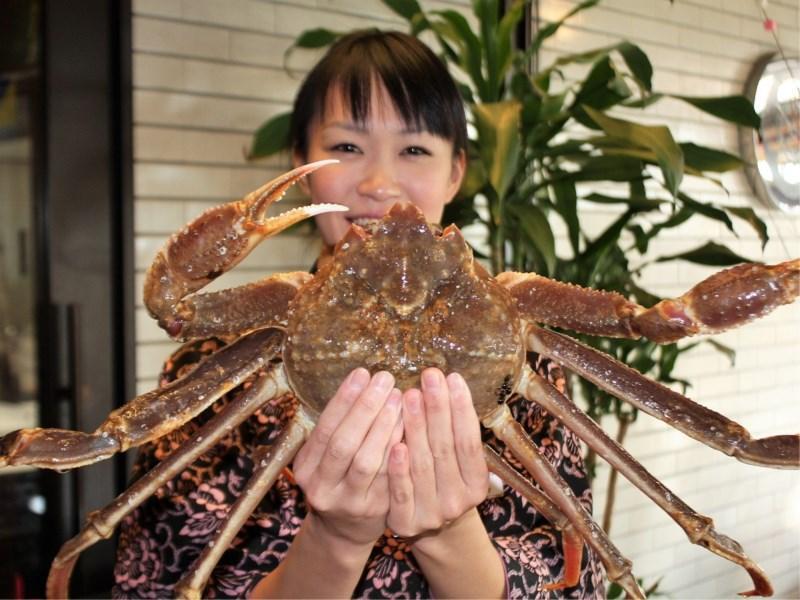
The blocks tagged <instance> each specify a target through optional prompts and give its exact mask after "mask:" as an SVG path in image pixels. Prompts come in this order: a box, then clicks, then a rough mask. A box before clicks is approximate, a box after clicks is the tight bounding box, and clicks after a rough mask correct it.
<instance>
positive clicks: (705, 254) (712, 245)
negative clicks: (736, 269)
mask: <svg viewBox="0 0 800 600" xmlns="http://www.w3.org/2000/svg"><path fill="white" fill-rule="evenodd" d="M668 260H685V261H688V262H692V263H696V264H698V265H709V266H712V267H728V266H731V265H737V264H739V263H743V262H752V261H751V260H749V259H747V258H745V257H743V256H740V255H739V254H736V253H735V252H734V251H733V250H731V249H730V248H728V247H727V246H724V245H722V244H717V243H716V242H706V243H705V244H704V245H703V246H699V247H698V248H695V249H693V250H689V251H687V252H681V253H680V254H671V255H669V256H660V257H658V258H657V259H656V262H666V261H668Z"/></svg>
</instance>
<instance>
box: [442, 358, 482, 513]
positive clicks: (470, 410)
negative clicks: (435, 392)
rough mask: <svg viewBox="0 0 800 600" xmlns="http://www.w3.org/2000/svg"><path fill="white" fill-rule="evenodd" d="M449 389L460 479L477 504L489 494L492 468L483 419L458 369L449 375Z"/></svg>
mask: <svg viewBox="0 0 800 600" xmlns="http://www.w3.org/2000/svg"><path fill="white" fill-rule="evenodd" d="M447 386H448V390H449V392H450V407H451V411H450V413H451V419H452V426H453V438H454V446H455V453H456V458H457V462H458V467H459V470H460V473H461V479H462V480H463V481H464V484H465V485H466V487H467V489H469V490H470V491H471V494H472V495H473V498H472V501H473V502H475V503H476V504H477V503H479V502H482V501H483V500H484V499H485V497H486V491H487V490H488V486H489V482H488V479H489V470H488V469H487V467H486V460H485V459H484V457H483V441H482V440H481V423H480V420H479V419H478V415H477V414H476V412H475V407H474V405H473V404H472V394H470V391H469V387H467V383H466V382H465V381H464V378H463V377H461V375H459V374H458V373H451V374H450V375H448V376H447Z"/></svg>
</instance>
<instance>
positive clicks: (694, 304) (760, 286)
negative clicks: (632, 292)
mask: <svg viewBox="0 0 800 600" xmlns="http://www.w3.org/2000/svg"><path fill="white" fill-rule="evenodd" d="M497 281H498V282H499V283H500V284H501V285H503V286H505V287H506V288H507V289H508V290H509V292H510V293H511V295H512V296H513V297H514V298H515V299H516V301H517V306H518V308H519V310H520V312H521V313H522V316H523V318H525V319H526V320H528V321H531V322H534V321H535V322H537V323H543V324H545V325H553V326H556V327H564V328H566V329H571V330H573V331H578V332H581V333H588V334H590V335H602V336H607V337H626V338H634V339H636V338H639V337H642V336H644V337H646V338H648V339H650V340H653V341H654V342H658V343H667V342H674V341H675V340H679V339H681V338H684V337H687V336H691V335H697V334H706V333H719V332H721V331H725V330H726V329H730V328H731V327H737V326H739V325H743V324H745V323H748V322H750V321H753V320H755V319H757V318H760V317H763V316H764V315H766V314H767V313H769V312H771V311H772V310H774V309H775V308H777V307H778V306H780V305H781V304H788V303H790V302H793V301H794V300H795V299H796V298H797V296H798V295H800V259H795V260H790V261H786V262H783V263H779V264H777V265H771V266H770V265H762V264H743V265H737V266H735V267H732V268H730V269H726V270H724V271H720V272H719V273H715V274H714V275H712V276H711V277H709V278H707V279H705V280H704V281H701V282H700V283H698V284H697V285H696V286H694V287H693V288H692V289H691V290H689V291H688V292H686V293H685V294H684V295H683V296H681V297H679V298H674V299H672V298H670V299H665V300H662V301H661V302H659V303H658V304H656V305H655V306H653V307H651V308H644V307H643V306H640V305H638V304H636V303H634V302H630V301H628V300H626V299H625V298H624V297H623V296H621V295H620V294H617V293H614V292H603V291H597V290H590V289H586V288H582V287H579V286H576V285H572V284H569V283H562V282H559V281H553V280H552V279H547V278H546V277H542V276H540V275H535V274H530V273H511V272H509V273H501V274H500V275H498V276H497Z"/></svg>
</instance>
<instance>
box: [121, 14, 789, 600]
mask: <svg viewBox="0 0 800 600" xmlns="http://www.w3.org/2000/svg"><path fill="white" fill-rule="evenodd" d="M422 4H423V6H425V7H426V8H427V9H437V8H456V9H459V10H463V11H465V12H467V11H468V5H469V3H468V2H466V1H460V2H457V1H452V2H444V1H438V2H425V1H424V0H422ZM574 4H575V3H574V2H571V1H568V0H542V2H541V11H542V16H543V17H544V18H545V19H552V18H555V17H558V16H560V15H562V14H563V13H565V12H566V11H567V10H569V9H570V8H571V7H572V6H574ZM759 4H760V0H674V2H669V1H668V0H606V1H605V2H603V3H601V5H600V6H599V7H597V8H594V9H592V10H590V11H587V12H584V13H582V14H581V15H578V16H577V17H575V18H574V19H573V20H572V21H571V22H570V24H569V25H568V26H565V27H564V28H562V30H561V31H560V33H559V34H558V35H557V36H556V37H555V38H552V41H551V42H550V43H548V44H547V45H546V47H545V50H544V51H543V53H542V64H543V65H547V64H549V63H550V61H551V60H552V59H553V58H554V57H555V56H556V55H558V54H560V53H565V52H575V51H579V50H585V49H589V48H594V47H598V46H601V45H605V44H608V43H611V42H614V41H617V40H620V39H622V38H627V39H629V40H631V41H633V42H635V43H637V44H639V45H640V46H641V47H642V48H643V49H644V50H645V51H646V52H647V53H648V55H649V56H650V58H651V60H652V62H653V64H654V70H655V78H654V86H655V88H656V89H658V90H659V91H664V92H672V93H678V94H689V95H698V96H703V95H726V94H735V93H740V92H741V91H742V89H743V85H744V81H745V78H746V77H747V74H748V71H749V68H750V65H751V64H752V63H753V61H754V60H755V59H756V58H757V57H758V56H759V55H760V54H762V53H764V52H767V51H770V50H773V49H774V45H773V42H772V40H771V37H770V35H769V34H768V33H767V32H765V31H764V29H763V27H762V25H761V18H760V15H759V12H758V6H759ZM133 8H134V21H133V41H134V56H133V64H134V89H133V100H134V155H135V165H134V175H135V190H134V192H135V203H136V204H135V210H136V236H135V240H136V272H137V289H141V280H142V277H143V274H144V270H145V269H146V267H147V265H148V263H149V261H150V260H151V259H152V257H153V255H154V253H155V252H156V251H157V249H158V248H159V247H160V246H161V245H162V244H163V242H164V240H165V238H166V236H167V235H168V234H169V233H170V232H172V231H174V230H176V229H178V228H179V227H180V226H182V225H183V224H184V223H185V222H186V221H188V220H189V219H190V218H191V217H193V216H194V215H197V214H198V213H199V212H201V211H202V210H204V209H205V208H207V207H209V206H212V205H214V204H217V203H220V202H222V201H225V200H228V199H231V198H234V197H237V196H240V195H242V194H244V193H245V192H247V191H249V190H251V189H253V188H255V187H257V186H258V185H260V184H261V183H263V182H264V181H265V180H267V179H269V178H271V177H272V176H274V175H276V174H278V173H280V172H282V171H283V170H285V167H286V166H287V164H288V161H287V160H286V159H285V157H284V158H277V159H272V160H269V161H266V162H260V163H248V162H247V161H246V160H245V159H244V149H245V148H246V147H247V146H248V144H249V141H250V137H251V134H252V132H253V131H254V130H255V129H256V128H257V127H258V126H259V125H260V124H261V123H262V122H263V121H264V120H265V119H267V118H268V117H270V116H271V115H273V114H275V113H276V112H280V111H283V110H285V109H286V108H287V107H288V105H289V104H290V102H291V100H292V98H293V95H294V93H295V90H296V88H297V86H298V83H299V81H300V78H301V77H302V75H303V73H304V72H305V71H306V70H307V68H308V66H309V65H310V64H311V63H313V61H314V58H315V56H314V55H313V54H312V53H300V52H297V53H295V54H293V55H292V56H291V59H290V63H289V64H290V66H291V69H292V71H293V72H292V73H291V74H288V73H287V71H286V70H285V69H284V65H283V55H284V51H285V50H286V48H287V47H288V46H289V45H290V43H291V42H292V40H293V39H294V36H295V35H296V34H297V33H299V32H300V31H302V30H304V29H307V28H312V27H321V26H324V27H329V28H332V29H336V30H349V29H352V28H356V27H362V26H363V27H366V26H379V27H402V24H401V23H400V22H399V21H398V20H397V19H395V18H394V17H393V15H392V14H391V13H390V12H389V11H388V9H386V8H385V7H384V6H383V4H382V3H380V2H378V1H377V0H374V1H366V0H364V1H362V0H291V1H288V0H287V1H280V0H227V1H224V2H223V1H222V0H134V2H133ZM768 10H769V12H770V15H771V16H772V18H774V19H775V20H776V21H777V22H778V34H779V36H780V39H781V41H782V43H783V45H784V46H785V47H786V48H787V50H788V51H790V52H791V53H794V54H797V53H798V49H800V37H799V34H798V30H800V7H798V4H797V2H796V1H795V0H770V2H769V3H768ZM568 74H569V72H568ZM636 118H637V119H639V120H640V121H642V122H647V121H650V120H652V121H658V122H662V123H667V124H668V125H669V126H670V127H671V128H672V131H673V133H674V134H675V136H676V137H677V138H678V139H679V141H688V140H692V141H695V142H697V143H700V144H708V145H712V146H720V147H724V148H728V149H730V150H733V151H736V130H735V128H733V127H724V126H721V125H719V124H717V123H716V122H714V120H713V119H711V118H709V117H706V116H705V115H704V114H702V113H700V112H698V111H696V110H694V109H693V108H691V107H689V106H688V105H684V104H682V103H680V102H678V101H670V100H664V101H662V102H660V103H658V104H656V105H655V106H654V107H653V108H652V109H651V110H650V111H649V112H648V113H647V115H644V116H643V115H639V116H637V117H636ZM724 182H725V184H726V186H727V188H728V189H729V190H730V191H731V196H730V197H729V198H727V197H725V195H724V193H723V192H722V191H721V190H720V189H719V188H716V187H714V186H713V185H710V184H707V183H704V182H690V186H689V188H688V189H689V190H691V192H692V194H693V195H694V196H695V197H697V198H698V199H701V200H715V201H723V202H727V203H730V204H741V205H745V206H757V204H756V201H755V199H754V198H753V197H752V194H751V193H750V191H749V188H748V186H747V183H746V181H745V179H744V177H743V176H742V175H730V176H725V177H724ZM294 198H295V200H296V198H297V197H296V196H295V197H294ZM292 201H293V198H292V197H290V198H287V200H286V201H284V202H285V203H286V204H287V205H291V203H292ZM582 209H583V210H586V211H592V219H593V221H592V222H593V223H595V224H596V227H597V228H598V230H599V229H600V228H602V227H603V224H604V223H606V222H607V221H608V219H609V218H612V217H613V214H611V213H604V212H602V211H598V210H597V209H596V208H595V207H591V206H586V207H582ZM758 210H759V214H760V215H761V216H762V218H764V219H766V220H767V222H768V224H769V227H770V234H771V236H772V238H773V239H772V241H771V242H770V244H769V245H768V247H767V250H766V252H765V253H764V255H762V254H761V251H760V248H759V243H758V240H757V238H756V236H755V234H754V233H753V232H752V230H750V229H749V228H748V227H747V226H737V231H738V232H739V237H738V238H736V237H734V236H733V235H732V234H730V232H728V231H727V230H725V229H724V227H722V226H721V225H717V224H716V222H713V221H709V220H706V219H703V218H702V217H696V218H695V219H693V220H692V221H690V222H689V223H688V224H687V225H686V226H684V227H681V228H680V229H678V230H670V232H669V233H667V234H666V235H663V236H661V237H663V238H664V239H663V241H661V242H660V243H659V244H658V245H657V246H656V247H655V248H654V249H653V254H654V256H655V255H658V254H667V253H673V252H677V251H680V250H685V249H688V248H692V247H695V246H697V245H699V244H700V243H701V242H704V241H705V240H707V239H709V238H711V239H714V240H717V241H719V242H722V243H725V244H727V245H729V246H730V247H731V248H732V249H733V250H735V251H737V252H739V253H741V254H744V255H746V256H750V257H753V258H755V259H759V260H764V261H767V262H769V261H778V260H782V259H785V258H786V257H787V250H784V247H783V245H782V244H781V243H780V242H779V241H778V240H779V238H782V239H783V242H784V244H785V246H786V248H787V249H788V255H790V256H800V218H798V217H788V216H786V215H784V214H782V213H779V212H777V211H767V210H764V209H761V208H759V209H758ZM737 225H738V224H737ZM316 252H317V246H316V244H315V242H314V241H313V239H311V238H307V237H304V236H302V235H300V234H295V235H285V236H282V237H281V238H280V239H277V240H272V241H269V242H267V243H266V244H264V245H262V247H261V248H259V249H258V250H257V251H256V252H255V253H254V255H253V256H251V257H250V258H249V259H248V260H247V261H246V262H245V263H244V264H242V265H241V266H240V267H239V268H238V269H237V270H236V271H235V272H233V273H230V274H228V275H226V276H225V277H223V278H221V280H220V282H219V285H218V286H216V287H228V286H232V285H237V284H239V283H242V282H245V281H251V280H253V279H256V278H259V277H262V276H264V275H266V274H268V273H270V272H273V271H286V270H297V269H306V268H307V267H308V266H309V265H310V264H311V263H312V261H313V259H314V257H315V255H316ZM709 272H710V271H709V270H708V269H706V268H702V267H698V266H694V265H691V264H689V263H675V264H664V265H660V266H658V267H655V268H650V269H648V273H649V276H648V281H647V282H646V283H647V285H649V286H650V287H651V288H652V289H653V290H654V291H656V292H658V293H661V294H663V295H668V294H679V293H681V292H682V291H684V290H685V289H687V288H688V287H690V286H691V285H692V284H693V283H694V282H696V281H697V280H699V279H701V278H702V277H705V276H706V275H707V274H708V273H709ZM719 339H720V341H722V342H723V343H726V344H728V345H730V346H732V347H734V348H735V349H736V350H737V363H736V367H735V368H731V367H730V366H729V364H728V362H727V360H726V359H725V358H724V357H723V356H721V355H719V354H717V353H716V352H714V351H713V350H711V349H710V348H706V347H705V346H701V347H700V348H698V349H696V350H695V351H693V354H692V356H691V357H690V358H687V359H684V360H683V361H682V362H681V366H680V371H679V373H678V374H679V375H680V376H684V377H687V378H690V379H691V381H692V383H693V388H692V389H691V391H690V395H691V396H692V397H693V398H695V399H697V400H700V401H702V402H703V403H704V404H706V405H707V406H709V407H711V408H713V409H715V410H717V411H719V412H723V413H725V414H727V415H729V416H731V417H732V418H735V419H737V420H739V421H740V422H742V423H743V424H744V425H745V426H746V427H747V428H748V429H749V430H750V431H751V433H752V434H753V435H754V436H762V435H770V434H775V433H788V432H796V431H798V430H800V402H798V398H800V368H798V367H799V366H800V360H798V353H800V304H797V305H795V306H792V307H784V308H781V309H779V310H778V311H776V313H774V314H773V315H772V316H770V317H769V318H767V319H764V320H763V321H761V322H758V323H756V324H753V325H751V326H749V327H747V328H744V329H741V330H737V331H733V332H730V333H727V334H725V335H722V336H720V337H719ZM173 347H174V346H173V344H172V343H170V342H168V341H166V336H165V334H164V333H162V332H161V331H160V330H159V329H158V328H157V327H156V326H155V324H154V323H153V322H152V321H151V320H150V319H149V317H148V316H147V315H146V313H145V311H144V309H143V308H142V305H141V300H140V298H138V297H137V349H138V351H137V380H138V388H139V390H140V391H144V390H146V389H149V388H151V387H152V386H153V385H154V384H155V377H156V375H157V373H158V371H159V368H160V365H161V362H162V361H163V359H164V358H165V357H166V356H167V355H168V353H169V352H170V350H171V349H172V348H173ZM607 426H608V427H609V428H610V431H611V433H612V434H613V433H614V432H615V431H614V426H613V423H608V424H607ZM626 446H627V447H628V448H629V449H630V450H631V452H632V453H633V454H634V455H635V456H636V457H637V458H639V459H640V460H641V461H642V462H643V463H644V464H645V466H647V467H648V468H649V469H650V470H651V471H652V472H653V473H655V474H656V475H657V476H658V477H660V478H661V479H662V480H663V481H664V482H665V484H666V485H667V486H668V487H670V488H672V489H673V491H676V492H678V493H679V494H680V495H681V496H682V497H683V499H684V500H686V501H687V502H688V503H689V504H690V505H691V506H693V507H694V508H695V509H696V510H698V511H699V512H701V513H704V514H708V515H710V516H713V517H714V519H715V522H716V525H717V529H718V530H719V531H721V532H724V533H726V534H728V535H730V536H732V537H734V538H735V539H737V540H738V541H740V542H741V543H742V544H743V545H744V547H745V549H746V551H747V552H748V553H749V554H750V555H751V556H752V557H753V558H754V559H755V560H756V561H758V562H759V563H760V564H761V565H762V566H763V567H764V569H765V570H766V571H767V573H769V575H770V576H771V578H772V581H773V584H774V585H775V587H776V592H777V595H778V596H779V597H798V596H799V595H800V503H799V502H798V500H797V499H798V498H800V475H799V474H798V473H797V472H790V471H775V470H767V469H760V468H756V467H751V466H749V465H744V464H741V463H738V462H736V461H734V460H732V459H728V458H726V457H724V456H722V455H721V454H719V453H717V452H715V451H713V450H710V449H708V448H705V447H702V446H700V445H699V444H698V443H697V442H694V441H692V440H689V439H688V438H686V437H684V436H682V435H680V434H677V433H676V432H674V431H672V430H671V429H670V428H668V427H667V426H665V425H664V424H662V423H660V422H658V421H654V420H653V419H650V418H649V417H647V416H646V415H644V416H642V417H640V419H639V421H638V422H637V423H636V424H635V425H634V426H633V427H632V429H631V432H630V433H629V435H628V442H627V444H626ZM605 479H606V472H605V470H601V472H600V475H599V478H598V480H597V484H596V488H595V489H596V496H597V501H596V513H598V518H600V514H599V513H601V512H602V507H603V503H604V495H605V494H604V492H605V485H606V484H605ZM612 534H613V537H614V539H615V541H616V542H617V543H618V545H619V546H620V548H621V549H622V550H623V552H624V553H626V554H627V555H628V556H629V557H630V558H632V559H633V560H634V567H635V573H636V574H637V576H639V577H642V578H644V580H645V583H646V584H649V583H652V582H654V581H655V580H656V579H658V578H659V577H662V576H663V581H662V583H661V586H660V589H661V590H662V591H663V592H665V593H667V594H669V595H670V596H671V597H674V598H700V597H731V596H733V595H734V594H735V593H736V592H739V591H744V590H746V589H748V587H747V586H748V578H747V576H746V574H744V572H743V571H742V570H741V569H738V568H736V567H734V566H733V565H731V564H730V563H728V562H726V561H724V560H722V559H721V558H718V557H716V556H714V555H711V554H710V553H708V552H707V551H705V550H702V549H700V548H699V547H697V546H692V545H691V544H690V543H689V542H688V541H687V539H686V537H685V536H684V534H683V533H682V531H681V530H680V529H679V528H678V527H677V526H676V525H675V524H674V523H673V522H672V521H671V520H670V519H669V518H668V517H667V516H666V515H664V514H663V513H662V512H661V511H660V510H659V509H657V508H656V507H655V506H653V505H652V504H651V503H650V502H649V501H647V500H646V499H645V498H644V496H643V495H642V494H641V493H639V492H638V491H637V490H635V489H634V488H633V487H632V486H630V485H629V484H628V483H627V482H626V481H622V482H621V483H620V484H619V488H618V499H617V510H616V512H615V518H614V525H613V530H612Z"/></svg>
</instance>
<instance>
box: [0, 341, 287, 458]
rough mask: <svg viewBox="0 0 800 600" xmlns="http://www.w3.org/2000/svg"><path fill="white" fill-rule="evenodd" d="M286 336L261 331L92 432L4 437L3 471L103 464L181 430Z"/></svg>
mask: <svg viewBox="0 0 800 600" xmlns="http://www.w3.org/2000/svg"><path fill="white" fill-rule="evenodd" d="M282 341H283V332H281V331H279V330H276V329H261V330H258V331H254V332H253V333H250V334H248V335H247V336H245V337H243V338H241V339H239V340H237V341H236V342H235V343H233V344H231V345H230V346H225V347H224V348H222V349H221V350H220V351H219V352H217V353H216V354H214V355H212V356H209V357H208V358H206V359H205V360H203V361H202V362H201V363H200V364H199V365H198V366H197V367H196V368H195V369H194V370H193V371H192V372H190V373H188V374H187V375H186V376H185V377H182V378H181V379H178V380H176V381H174V382H172V383H170V384H169V385H167V386H165V387H163V388H161V389H158V390H153V391H151V392H147V393H146V394H142V395H141V396H137V397H136V398H134V399H133V400H131V401H130V402H128V403H127V404H125V405H124V406H122V407H120V408H118V409H117V410H115V411H113V412H112V413H111V414H110V415H109V416H108V417H107V418H106V420H105V421H103V423H102V424H101V425H100V427H98V428H97V430H95V431H94V432H93V433H84V432H82V431H69V430H65V429H40V428H35V429H20V430H17V431H12V432H11V433H9V434H7V435H5V436H3V437H2V438H0V467H2V466H5V465H31V466H34V467H40V468H43V469H74V468H75V467H80V466H83V465H88V464H92V463H95V462H97V461H100V460H104V459H106V458H108V457H110V456H112V455H113V454H116V453H117V452H124V451H125V450H127V449H128V448H130V447H131V446H139V445H141V444H144V443H146V442H150V441H152V440H154V439H157V438H159V437H161V436H162V435H165V434H167V433H169V432H170V431H173V430H174V429H177V428H178V427H180V426H181V425H183V424H184V423H186V422H187V421H189V420H190V419H192V418H194V417H195V416H197V415H198V414H200V413H201V412H202V411H203V410H204V409H205V408H207V407H208V406H210V405H211V404H212V403H213V402H214V401H215V400H216V399H217V398H219V397H220V396H222V395H223V394H225V393H227V392H229V391H230V390H232V389H233V388H235V387H236V386H237V385H239V384H240V383H241V382H242V381H243V380H244V379H245V378H246V377H248V376H249V375H251V374H253V373H255V372H256V371H258V370H259V369H261V368H263V367H264V366H265V364H266V362H267V361H268V360H270V359H271V358H273V357H274V356H275V355H276V354H277V353H278V352H279V351H280V348H281V343H282Z"/></svg>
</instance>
